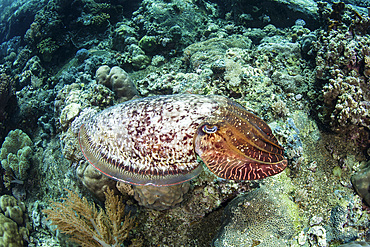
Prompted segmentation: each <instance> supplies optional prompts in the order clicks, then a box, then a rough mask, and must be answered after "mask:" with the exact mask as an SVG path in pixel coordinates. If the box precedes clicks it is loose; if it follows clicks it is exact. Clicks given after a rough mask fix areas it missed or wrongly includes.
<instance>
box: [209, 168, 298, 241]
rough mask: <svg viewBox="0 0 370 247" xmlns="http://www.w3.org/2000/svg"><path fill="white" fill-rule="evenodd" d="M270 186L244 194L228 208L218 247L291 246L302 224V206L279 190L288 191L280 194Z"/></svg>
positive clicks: (217, 237)
mask: <svg viewBox="0 0 370 247" xmlns="http://www.w3.org/2000/svg"><path fill="white" fill-rule="evenodd" d="M278 176H280V175H278ZM281 176H284V174H283V175H281ZM284 182H285V183H286V182H288V183H289V179H288V180H287V181H284ZM270 186H271V185H267V186H262V187H261V188H257V189H255V190H253V191H251V192H248V193H246V194H244V195H240V196H238V197H236V198H235V199H234V200H233V201H231V202H230V203H229V204H228V205H227V207H226V208H225V211H224V214H225V217H224V218H225V219H224V222H223V226H222V228H221V229H220V231H219V233H218V234H217V236H216V237H215V240H214V242H213V244H214V246H276V245H278V246H290V244H289V240H291V239H292V237H293V236H294V234H295V233H296V232H297V230H298V229H299V224H301V222H300V219H299V218H298V217H299V216H298V215H299V213H298V207H297V206H296V205H295V204H294V203H293V202H292V201H290V199H289V198H288V197H287V196H284V192H283V193H281V192H280V191H279V190H281V191H284V188H281V189H278V191H276V189H272V188H271V187H270Z"/></svg>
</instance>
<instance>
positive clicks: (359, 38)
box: [314, 9, 370, 132]
mask: <svg viewBox="0 0 370 247" xmlns="http://www.w3.org/2000/svg"><path fill="white" fill-rule="evenodd" d="M346 10H347V9H346ZM351 25H352V24H347V26H346V25H345V23H341V26H340V28H335V29H334V28H333V29H329V31H328V32H324V31H321V32H320V34H319V35H318V41H317V42H314V47H315V48H314V49H315V50H316V51H317V55H316V77H317V78H318V79H320V80H323V81H324V82H326V84H325V85H324V87H323V100H324V103H325V105H326V106H327V108H322V109H323V112H322V113H321V114H322V115H323V120H324V121H327V119H330V120H329V122H330V125H331V126H332V129H333V130H336V131H343V130H344V132H346V131H347V129H348V127H349V126H350V125H355V126H364V127H366V128H367V129H370V121H369V116H370V114H369V112H370V104H369V103H368V102H369V100H370V89H369V86H368V78H367V77H368V76H369V72H370V70H369V67H370V66H369V62H370V59H369V57H368V56H369V53H370V52H369V48H368V47H369V45H370V39H369V37H368V36H367V35H363V34H362V32H357V33H354V32H353V31H352V28H351ZM325 110H326V112H324V111H325ZM325 118H326V120H325Z"/></svg>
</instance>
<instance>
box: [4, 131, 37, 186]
mask: <svg viewBox="0 0 370 247" xmlns="http://www.w3.org/2000/svg"><path fill="white" fill-rule="evenodd" d="M32 148H33V142H32V140H31V139H30V138H29V136H28V135H27V134H26V133H24V132H23V131H22V130H20V129H16V130H12V131H10V132H9V134H8V136H7V137H6V138H5V141H4V142H3V145H2V146H1V149H0V160H1V166H2V167H3V168H4V169H5V175H4V176H5V179H4V182H5V183H6V185H7V187H9V186H10V182H11V181H13V180H21V181H24V180H26V179H27V177H28V173H27V170H28V169H29V168H30V167H31V158H32V156H33V150H32Z"/></svg>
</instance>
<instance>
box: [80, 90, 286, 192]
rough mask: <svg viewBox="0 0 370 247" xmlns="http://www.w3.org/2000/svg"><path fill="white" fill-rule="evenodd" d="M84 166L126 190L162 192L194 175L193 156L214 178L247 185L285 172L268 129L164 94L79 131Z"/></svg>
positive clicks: (221, 102) (237, 113) (227, 108)
mask: <svg viewBox="0 0 370 247" xmlns="http://www.w3.org/2000/svg"><path fill="white" fill-rule="evenodd" d="M79 142H80V146H81V150H82V152H83V154H84V156H85V157H86V159H87V160H88V161H89V162H90V163H91V164H92V165H93V166H94V167H95V168H96V169H98V170H99V171H100V172H102V173H104V174H105V175H107V176H109V177H111V178H113V179H116V180H118V181H122V182H125V183H130V184H133V185H154V186H167V185H175V184H180V183H183V182H186V181H189V180H191V179H193V178H194V177H196V176H197V175H199V173H200V172H201V170H202V165H201V164H200V163H199V162H197V156H199V157H200V158H201V159H202V161H203V162H204V163H205V165H206V166H207V167H208V169H209V170H210V171H212V172H213V173H214V174H215V175H216V176H218V177H220V178H223V179H229V180H255V179H262V178H265V177H267V176H272V175H274V174H277V173H279V172H281V171H283V170H284V169H285V167H286V166H287V160H286V158H284V154H283V153H284V149H283V147H282V146H280V145H279V143H278V141H277V139H276V138H275V136H274V135H273V134H272V131H271V129H270V127H269V126H268V125H267V124H266V123H265V122H264V121H263V120H262V119H260V118H259V117H257V116H256V115H254V114H252V113H251V112H249V111H247V110H246V109H245V108H243V107H242V106H241V105H239V104H237V103H236V102H234V101H232V100H230V99H228V98H226V97H223V96H216V95H209V96H203V95H191V94H183V95H168V96H154V97H147V98H141V99H135V100H131V101H127V102H124V103H121V104H118V105H115V106H113V107H110V108H108V109H106V110H103V111H101V112H100V113H98V114H96V115H95V116H93V117H92V118H90V119H88V120H87V121H86V122H85V123H84V124H83V125H82V126H81V128H80V131H79Z"/></svg>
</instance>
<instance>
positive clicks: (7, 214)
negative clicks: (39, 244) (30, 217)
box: [0, 195, 29, 247]
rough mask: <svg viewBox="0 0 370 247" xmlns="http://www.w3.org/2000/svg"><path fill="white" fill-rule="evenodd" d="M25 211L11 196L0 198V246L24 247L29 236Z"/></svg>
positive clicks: (21, 204)
mask: <svg viewBox="0 0 370 247" xmlns="http://www.w3.org/2000/svg"><path fill="white" fill-rule="evenodd" d="M25 211H26V208H25V205H24V204H23V203H22V202H19V201H17V200H16V199H15V198H14V197H13V196H9V195H3V196H1V197H0V246H10V247H23V246H24V242H25V240H27V239H28V235H29V232H28V229H27V228H26V227H25V225H26V224H25V223H26V222H25V218H26V214H25Z"/></svg>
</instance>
